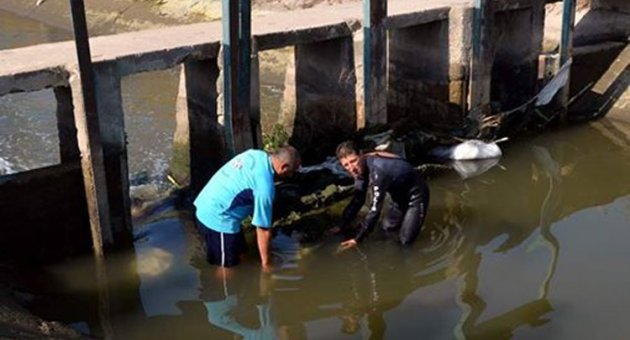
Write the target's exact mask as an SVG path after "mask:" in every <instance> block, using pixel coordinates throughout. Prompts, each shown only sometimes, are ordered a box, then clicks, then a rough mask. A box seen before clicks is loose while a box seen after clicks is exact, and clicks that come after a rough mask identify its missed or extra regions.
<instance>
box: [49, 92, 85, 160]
mask: <svg viewBox="0 0 630 340" xmlns="http://www.w3.org/2000/svg"><path fill="white" fill-rule="evenodd" d="M54 91H55V98H56V99H57V131H58V133H59V159H60V160H61V163H62V164H63V163H68V162H73V161H78V160H80V159H81V153H80V152H79V145H78V142H77V128H76V127H75V124H74V105H73V104H72V91H71V90H70V88H69V87H55V88H54Z"/></svg>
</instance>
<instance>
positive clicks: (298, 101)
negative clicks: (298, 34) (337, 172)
mask: <svg viewBox="0 0 630 340" xmlns="http://www.w3.org/2000/svg"><path fill="white" fill-rule="evenodd" d="M292 65H294V68H295V69H294V70H291V71H289V72H287V82H286V83H285V98H294V99H293V100H288V101H287V102H286V104H285V105H284V107H283V110H282V118H281V122H282V124H283V125H284V126H285V128H286V129H287V131H289V133H290V134H291V135H292V137H291V139H290V141H291V144H292V145H294V146H295V147H296V148H298V149H299V150H300V151H301V153H302V154H303V161H304V162H305V163H309V162H312V161H315V160H321V159H322V158H323V156H324V155H330V154H333V153H334V148H335V146H336V144H337V143H339V142H340V141H341V140H342V139H343V138H345V137H347V136H348V135H350V134H351V133H352V132H354V131H355V129H356V104H355V97H356V94H355V84H356V76H355V71H354V50H353V40H352V37H347V38H340V39H335V40H328V41H324V42H319V43H312V44H302V45H298V46H296V47H295V61H294V63H293V64H292Z"/></svg>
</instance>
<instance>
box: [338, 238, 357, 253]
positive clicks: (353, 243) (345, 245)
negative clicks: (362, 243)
mask: <svg viewBox="0 0 630 340" xmlns="http://www.w3.org/2000/svg"><path fill="white" fill-rule="evenodd" d="M357 244H358V242H357V240H355V239H349V240H347V241H343V242H341V244H340V245H339V248H337V254H339V253H341V252H343V251H346V250H348V249H350V248H354V247H356V246H357Z"/></svg>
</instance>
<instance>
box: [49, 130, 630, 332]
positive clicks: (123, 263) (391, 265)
mask: <svg viewBox="0 0 630 340" xmlns="http://www.w3.org/2000/svg"><path fill="white" fill-rule="evenodd" d="M504 151H505V152H504V155H505V156H504V158H502V159H501V161H500V164H499V165H498V166H495V167H493V168H491V169H490V170H488V171H486V172H485V173H483V174H482V175H480V176H478V177H473V178H466V179H462V178H461V177H459V175H457V174H456V173H454V172H453V173H447V174H443V175H441V176H439V177H437V178H432V179H430V181H429V184H430V187H431V191H432V202H431V205H430V209H429V215H428V218H427V221H426V225H425V228H424V230H423V233H422V235H421V237H420V239H419V240H418V242H416V244H415V245H414V246H413V247H410V248H407V249H401V248H400V247H399V246H398V245H397V244H395V243H394V242H393V241H391V240H389V239H388V238H387V237H385V235H382V234H381V233H379V232H375V233H373V234H372V235H371V236H370V238H369V240H368V241H367V242H365V243H363V244H362V245H361V247H360V248H358V249H355V250H350V251H347V252H344V253H341V254H336V248H337V245H338V241H339V240H336V239H325V240H321V241H318V242H315V243H311V244H299V243H298V242H297V241H296V239H298V237H297V235H295V234H291V233H282V232H278V233H277V235H276V236H275V238H274V243H273V249H274V258H275V259H276V270H275V271H274V272H273V274H271V275H267V274H261V272H260V269H259V265H258V263H257V258H256V250H255V249H250V255H252V256H250V257H251V258H250V259H248V260H246V261H245V262H244V263H242V264H241V265H239V266H238V267H237V268H235V269H234V270H233V271H231V272H230V275H228V276H227V277H226V276H224V275H222V271H220V270H217V269H216V268H215V267H212V266H209V265H207V264H206V263H205V262H204V252H203V248H202V246H201V243H200V241H199V239H198V238H197V236H196V234H195V233H194V232H193V230H194V228H193V226H192V222H191V218H190V214H189V213H186V212H177V211H174V210H170V211H169V210H167V211H166V212H165V211H162V214H163V215H162V216H163V217H162V218H154V219H151V220H152V221H153V222H151V223H148V224H144V225H141V226H137V228H136V243H135V255H134V254H119V255H117V256H113V257H111V258H110V259H109V260H108V265H107V268H108V270H107V274H108V275H109V277H108V279H109V282H110V284H109V287H110V294H109V296H110V299H111V301H110V305H111V308H110V318H109V320H110V324H111V329H112V332H113V334H114V336H115V337H116V338H125V339H159V338H163V339H166V338H173V337H175V336H176V337H179V338H200V337H210V338H212V339H222V338H233V337H234V336H237V337H243V338H246V339H253V338H257V339H276V338H290V339H301V338H303V339H305V338H339V337H345V338H373V339H379V338H392V339H397V338H410V337H415V335H422V336H424V337H427V338H437V339H442V338H459V339H462V338H467V339H507V338H512V337H519V338H530V339H539V338H554V339H580V338H593V337H599V338H602V337H603V338H625V337H627V336H628V335H629V334H630V326H628V325H627V323H625V322H623V321H624V318H625V317H624V315H626V313H627V312H628V309H630V308H629V307H627V306H628V302H630V299H629V298H627V294H626V293H625V292H626V288H627V285H628V284H629V283H630V270H629V269H628V267H627V265H626V264H627V258H629V257H630V248H628V247H627V244H626V241H625V240H627V239H628V237H629V236H630V230H629V229H628V228H627V226H628V225H629V224H630V223H629V222H630V183H629V182H628V181H627V174H628V173H630V156H629V154H628V150H627V147H626V148H624V147H621V146H618V145H616V144H613V143H611V142H610V141H609V140H608V139H607V138H606V137H605V135H604V134H601V133H600V132H599V131H598V130H596V129H593V128H591V127H590V126H580V127H575V128H571V129H567V130H564V131H558V132H556V133H554V134H553V135H542V136H539V137H536V138H533V139H530V140H528V141H516V142H514V143H512V144H511V145H508V146H507V149H506V150H504ZM323 214H325V212H324V213H323ZM313 218H316V217H313ZM327 220H328V217H324V216H323V219H322V221H327ZM311 222H312V221H310V222H309V223H311ZM249 241H250V242H249V244H253V243H252V242H251V241H252V240H249ZM251 248H253V247H251ZM86 262H90V261H86ZM85 267H86V265H85V263H83V264H81V263H69V264H67V265H66V266H57V267H54V268H50V269H49V270H48V271H47V272H48V273H49V274H50V275H51V277H52V278H54V279H52V280H50V286H51V288H50V289H51V291H53V292H55V294H57V295H59V292H60V291H62V292H64V294H62V296H63V299H62V300H63V303H59V304H58V305H55V306H48V309H47V310H45V309H44V308H41V309H42V310H44V311H45V312H47V313H44V314H48V315H51V316H56V317H57V318H59V316H61V318H60V320H61V321H64V322H67V323H70V324H72V325H74V326H75V327H76V328H78V329H82V330H83V331H84V332H88V331H89V333H90V334H92V335H97V336H99V335H103V327H102V326H101V324H102V319H99V318H98V314H97V313H96V311H97V309H98V308H97V303H96V301H98V300H97V299H96V298H95V296H96V289H95V288H94V287H96V286H95V285H94V282H93V281H90V280H87V281H86V280H83V279H77V278H80V277H89V275H83V274H85V273H87V272H88V270H87V269H85ZM60 309H61V310H60Z"/></svg>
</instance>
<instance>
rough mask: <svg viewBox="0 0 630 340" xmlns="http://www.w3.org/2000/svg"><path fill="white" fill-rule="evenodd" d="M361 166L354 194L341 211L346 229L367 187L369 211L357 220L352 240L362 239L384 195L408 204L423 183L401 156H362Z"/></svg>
mask: <svg viewBox="0 0 630 340" xmlns="http://www.w3.org/2000/svg"><path fill="white" fill-rule="evenodd" d="M364 157H365V169H364V172H363V176H362V177H361V178H357V179H355V182H354V197H353V198H352V200H351V201H350V204H348V206H347V207H346V209H345V210H344V212H343V222H342V228H343V229H344V230H347V228H348V226H349V224H350V223H351V222H352V220H353V219H354V218H355V217H356V215H357V214H358V213H359V210H361V207H362V206H363V203H365V198H366V196H367V192H368V190H369V189H372V200H371V202H370V203H369V212H368V214H367V216H365V218H364V219H363V221H362V222H361V224H360V226H359V228H358V231H357V233H356V235H355V236H354V239H356V240H357V241H360V240H361V239H363V238H364V237H365V236H366V235H367V234H368V233H369V232H370V231H372V229H373V228H374V226H375V225H376V223H377V222H378V219H379V216H380V213H381V209H382V207H383V202H384V200H385V194H386V193H388V194H389V195H390V196H391V198H392V201H394V202H396V203H397V204H399V205H400V206H404V205H406V204H408V203H409V200H410V198H411V197H412V195H413V194H414V193H415V192H416V191H418V187H419V186H425V184H424V180H423V179H422V177H421V176H420V174H419V173H418V172H417V171H416V169H414V168H413V167H412V166H411V164H409V163H408V162H407V161H406V160H404V159H402V158H393V157H383V156H379V155H366V156H364Z"/></svg>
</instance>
